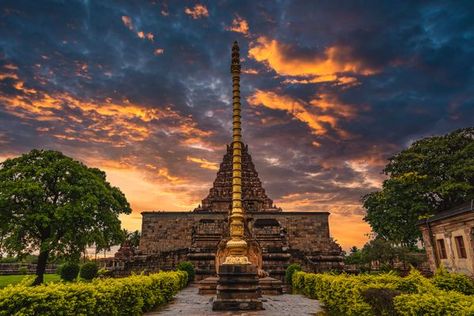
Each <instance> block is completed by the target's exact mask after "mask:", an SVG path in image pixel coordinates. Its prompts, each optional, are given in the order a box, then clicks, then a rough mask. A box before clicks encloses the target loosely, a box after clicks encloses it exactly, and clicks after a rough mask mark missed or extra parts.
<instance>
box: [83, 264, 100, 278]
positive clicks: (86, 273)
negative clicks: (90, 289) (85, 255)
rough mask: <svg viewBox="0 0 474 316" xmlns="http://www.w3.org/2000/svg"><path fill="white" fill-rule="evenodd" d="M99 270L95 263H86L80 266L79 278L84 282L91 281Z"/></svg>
mask: <svg viewBox="0 0 474 316" xmlns="http://www.w3.org/2000/svg"><path fill="white" fill-rule="evenodd" d="M98 271H99V268H98V267H97V263H95V262H86V263H84V264H83V265H82V266H81V270H80V272H79V276H80V277H81V278H82V279H84V280H92V279H93V278H96V277H97V273H98Z"/></svg>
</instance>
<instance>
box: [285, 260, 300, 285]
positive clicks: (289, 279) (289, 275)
mask: <svg viewBox="0 0 474 316" xmlns="http://www.w3.org/2000/svg"><path fill="white" fill-rule="evenodd" d="M297 271H301V266H300V265H299V264H297V263H293V264H290V265H289V266H288V268H286V272H285V281H286V283H288V284H291V282H292V280H293V273H295V272H297Z"/></svg>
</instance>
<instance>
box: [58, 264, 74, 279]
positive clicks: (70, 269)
mask: <svg viewBox="0 0 474 316" xmlns="http://www.w3.org/2000/svg"><path fill="white" fill-rule="evenodd" d="M59 274H60V275H61V279H63V280H64V281H74V280H75V279H76V278H77V275H78V274H79V265H78V264H77V263H75V262H66V263H65V264H63V265H62V266H61V269H60V273H59Z"/></svg>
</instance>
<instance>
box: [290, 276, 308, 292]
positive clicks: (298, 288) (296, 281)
mask: <svg viewBox="0 0 474 316" xmlns="http://www.w3.org/2000/svg"><path fill="white" fill-rule="evenodd" d="M307 274H308V273H306V272H303V271H295V273H293V277H292V279H291V287H292V288H293V291H294V292H295V293H303V290H304V277H305V276H306V275H307Z"/></svg>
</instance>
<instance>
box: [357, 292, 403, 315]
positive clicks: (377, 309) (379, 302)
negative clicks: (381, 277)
mask: <svg viewBox="0 0 474 316" xmlns="http://www.w3.org/2000/svg"><path fill="white" fill-rule="evenodd" d="M397 295H400V292H399V291H397V290H393V289H387V288H368V289H366V290H364V291H362V296H363V298H364V301H366V302H367V304H369V305H370V306H371V307H372V312H373V313H374V314H375V315H390V316H392V315H393V316H394V315H396V312H395V306H394V304H393V298H394V297H395V296H397Z"/></svg>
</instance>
